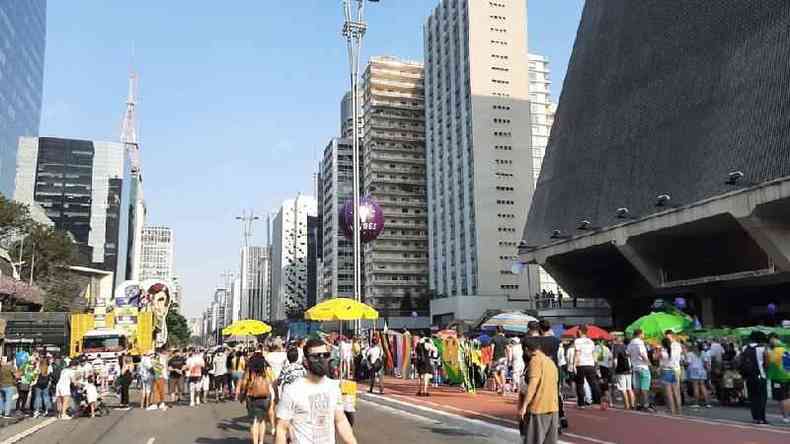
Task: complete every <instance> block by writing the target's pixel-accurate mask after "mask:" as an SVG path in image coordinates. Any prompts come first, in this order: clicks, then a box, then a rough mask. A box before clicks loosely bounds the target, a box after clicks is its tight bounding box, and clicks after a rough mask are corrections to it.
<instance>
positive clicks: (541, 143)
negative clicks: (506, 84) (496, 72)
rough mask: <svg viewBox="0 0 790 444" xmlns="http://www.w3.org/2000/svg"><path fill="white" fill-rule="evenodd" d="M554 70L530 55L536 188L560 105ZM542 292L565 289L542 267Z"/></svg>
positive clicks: (530, 95) (540, 56)
mask: <svg viewBox="0 0 790 444" xmlns="http://www.w3.org/2000/svg"><path fill="white" fill-rule="evenodd" d="M550 74H551V70H550V69H549V59H548V58H546V57H545V56H542V55H538V54H529V102H530V119H531V123H532V128H531V130H532V177H533V182H532V183H533V185H536V184H537V183H538V176H539V175H540V168H541V166H542V165H543V157H544V156H545V155H546V146H547V145H548V144H549V135H551V126H552V125H553V124H554V113H555V112H556V111H557V104H556V103H554V102H552V100H551V78H550ZM539 270H540V290H541V292H544V291H545V292H546V293H553V294H554V295H560V293H561V292H562V289H561V288H560V287H559V286H558V285H557V282H555V281H554V278H552V277H551V275H549V273H547V272H546V270H544V269H543V267H540V269H539Z"/></svg>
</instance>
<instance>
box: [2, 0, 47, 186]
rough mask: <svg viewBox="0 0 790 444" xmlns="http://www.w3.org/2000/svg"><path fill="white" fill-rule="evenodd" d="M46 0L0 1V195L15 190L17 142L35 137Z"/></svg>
mask: <svg viewBox="0 0 790 444" xmlns="http://www.w3.org/2000/svg"><path fill="white" fill-rule="evenodd" d="M46 10H47V2H46V0H24V1H19V0H10V1H0V193H3V194H4V195H6V196H11V194H12V193H13V190H14V176H15V171H16V162H17V160H16V153H17V145H18V143H19V138H20V137H22V136H38V129H39V124H40V121H41V99H42V90H43V80H44V49H45V47H46V21H47V14H46Z"/></svg>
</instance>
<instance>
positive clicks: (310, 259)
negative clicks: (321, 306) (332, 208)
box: [306, 216, 321, 308]
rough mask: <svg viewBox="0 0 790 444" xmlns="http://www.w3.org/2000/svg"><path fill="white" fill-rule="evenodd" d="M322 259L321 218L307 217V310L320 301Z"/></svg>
mask: <svg viewBox="0 0 790 444" xmlns="http://www.w3.org/2000/svg"><path fill="white" fill-rule="evenodd" d="M320 257H321V218H320V217H319V216H307V302H306V307H307V308H310V307H312V306H314V305H315V304H316V303H317V301H318V277H319V274H318V273H319V269H320V268H321V260H320V259H319V258H320Z"/></svg>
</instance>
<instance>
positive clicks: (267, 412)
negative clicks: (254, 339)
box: [236, 356, 275, 444]
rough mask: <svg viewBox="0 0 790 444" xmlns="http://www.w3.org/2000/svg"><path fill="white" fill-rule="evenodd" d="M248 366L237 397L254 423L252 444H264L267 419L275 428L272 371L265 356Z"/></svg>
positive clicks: (259, 357)
mask: <svg viewBox="0 0 790 444" xmlns="http://www.w3.org/2000/svg"><path fill="white" fill-rule="evenodd" d="M248 364H249V365H248V366H247V371H246V372H245V373H244V376H242V378H241V381H240V383H239V389H238V393H237V394H236V397H237V398H238V399H239V400H240V401H241V402H243V403H244V404H245V405H246V407H247V416H248V417H249V418H250V420H251V421H252V426H251V427H250V435H251V438H252V444H263V439H264V438H265V437H266V422H267V419H268V421H269V422H270V423H272V424H271V426H272V430H274V427H275V425H274V403H273V402H272V401H273V399H272V398H273V395H274V390H273V389H272V383H273V381H272V379H271V369H270V367H269V365H268V364H267V362H266V359H264V358H263V356H256V357H253V358H251V359H250V361H249V363H248Z"/></svg>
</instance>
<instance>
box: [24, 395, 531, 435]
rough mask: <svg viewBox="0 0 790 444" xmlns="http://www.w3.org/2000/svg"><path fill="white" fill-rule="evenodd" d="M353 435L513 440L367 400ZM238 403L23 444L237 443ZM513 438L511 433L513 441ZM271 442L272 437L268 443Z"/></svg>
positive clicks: (119, 419) (243, 424) (67, 427)
mask: <svg viewBox="0 0 790 444" xmlns="http://www.w3.org/2000/svg"><path fill="white" fill-rule="evenodd" d="M358 410H359V412H358V413H357V424H356V427H355V432H356V435H357V440H358V441H359V442H360V443H404V442H413V443H436V444H445V443H446V444H467V443H468V444H483V443H501V442H515V441H514V440H510V439H503V438H502V437H501V436H498V437H497V436H492V434H491V433H489V432H488V431H487V430H486V429H485V427H482V428H480V429H475V427H470V426H469V424H466V423H464V422H456V421H453V420H451V419H446V420H445V419H436V418H433V419H429V418H423V417H420V416H417V415H414V414H411V413H407V412H404V411H401V410H396V409H392V408H389V407H386V406H380V405H377V404H373V403H370V402H366V401H360V402H359V403H358ZM244 414H245V411H244V409H243V408H242V406H241V404H239V403H238V402H227V403H219V404H215V403H213V402H210V403H209V404H208V405H205V404H204V405H201V406H200V407H194V408H191V407H187V406H178V407H175V408H171V409H169V410H167V411H166V412H162V411H152V412H149V411H144V410H141V409H132V410H129V411H126V412H122V411H113V412H112V414H111V415H110V416H108V417H104V418H94V419H90V418H81V419H72V420H69V421H56V422H53V423H52V424H50V425H48V426H47V427H46V428H44V429H42V430H40V431H38V432H36V433H34V434H32V435H31V436H29V437H27V438H25V439H23V440H22V441H20V443H24V444H55V443H63V444H160V443H161V444H165V443H166V444H187V443H189V444H192V443H199V444H241V443H248V442H249V439H248V430H249V422H248V420H247V418H246V417H245V416H244ZM516 436H517V435H516V434H513V435H512V437H513V438H514V439H515V437H516ZM266 442H267V443H268V442H271V438H268V439H267V441H266Z"/></svg>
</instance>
